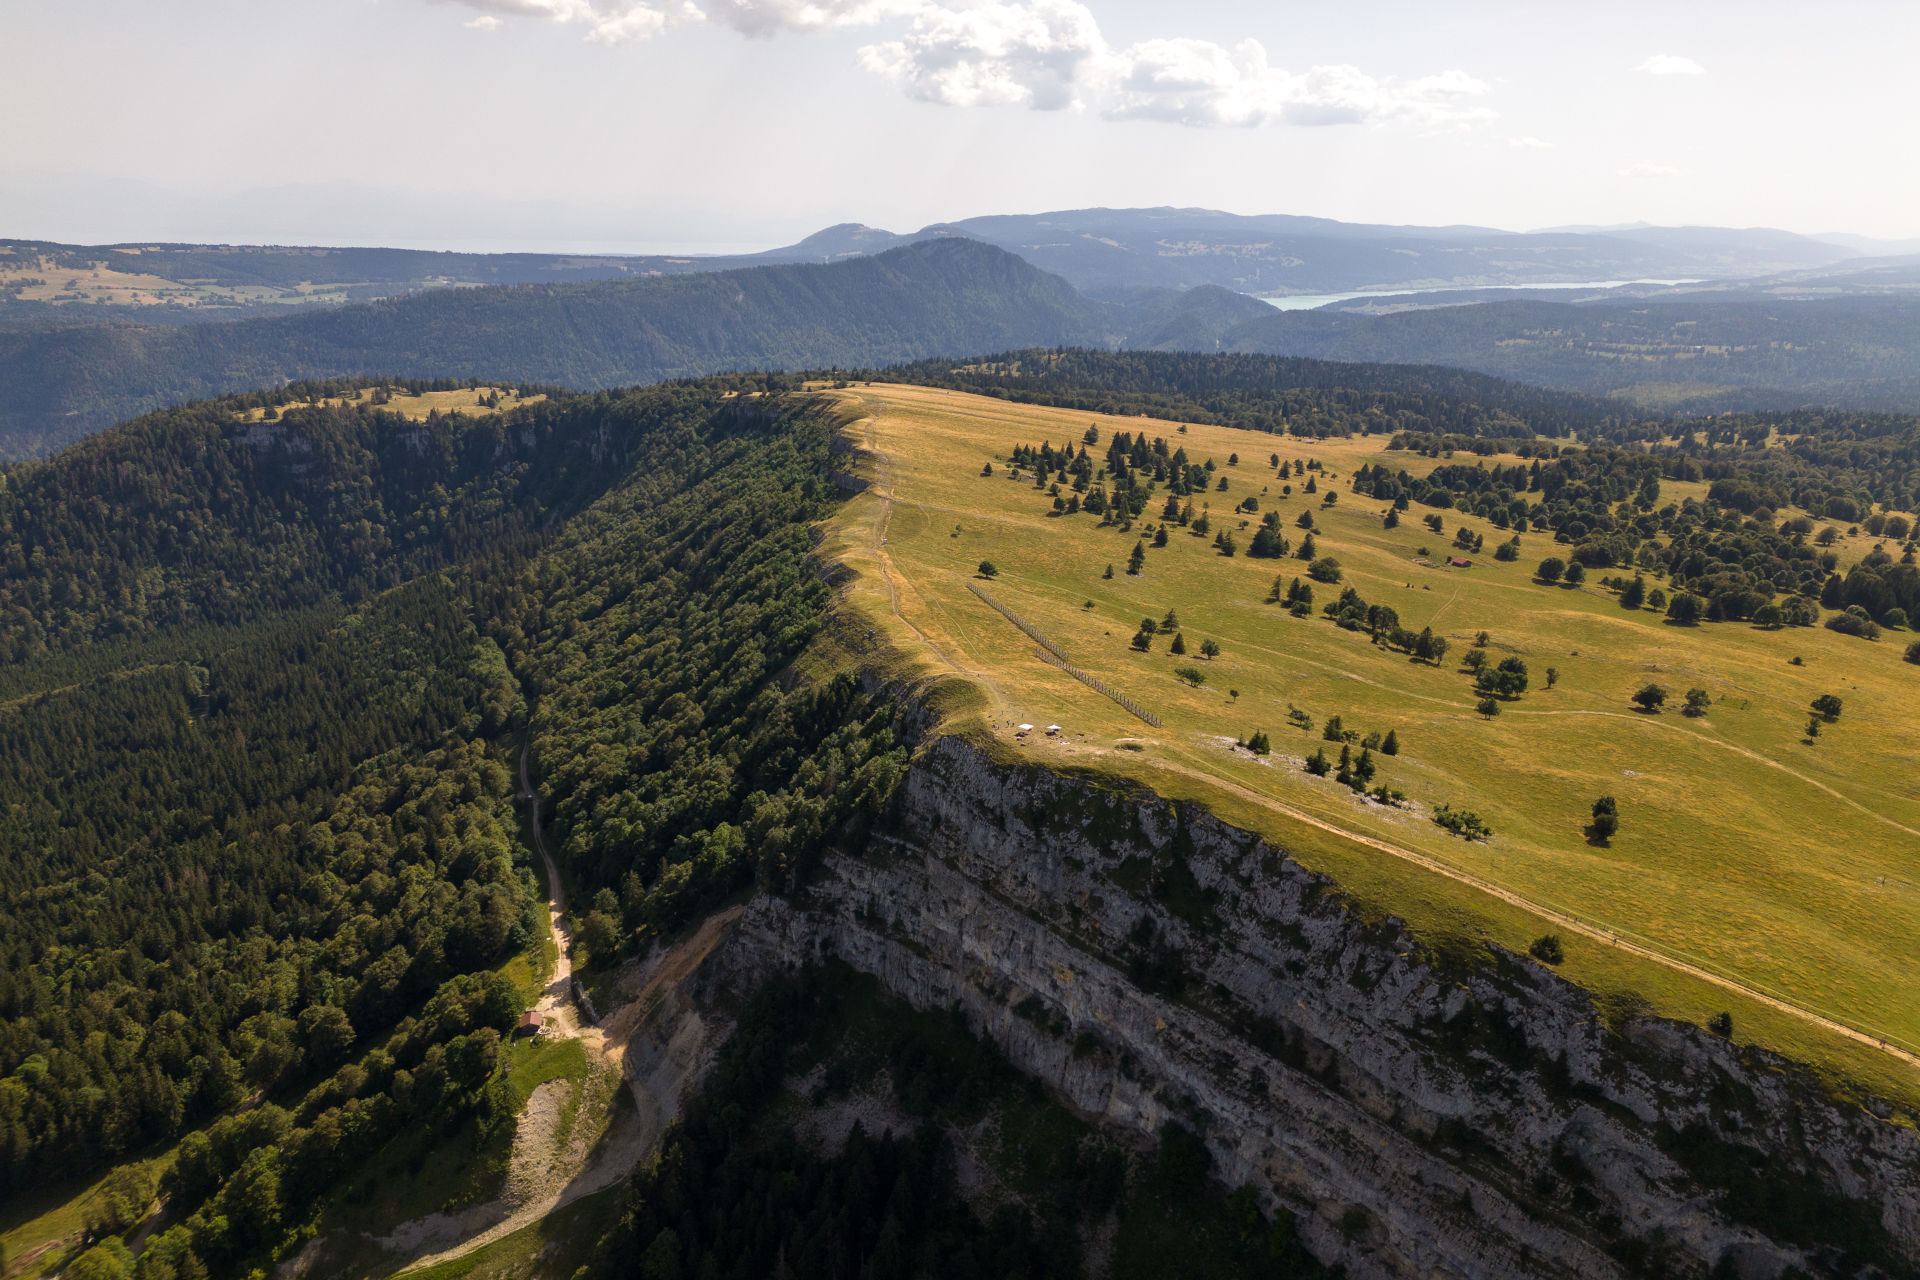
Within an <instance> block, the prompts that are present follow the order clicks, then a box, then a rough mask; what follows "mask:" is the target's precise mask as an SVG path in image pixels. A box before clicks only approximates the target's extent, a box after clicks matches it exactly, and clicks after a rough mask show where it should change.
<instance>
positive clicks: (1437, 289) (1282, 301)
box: [1260, 279, 1701, 311]
mask: <svg viewBox="0 0 1920 1280" xmlns="http://www.w3.org/2000/svg"><path fill="white" fill-rule="evenodd" d="M1700 283H1701V281H1699V280H1697V279H1696V280H1573V281H1558V280H1556V281H1552V282H1549V283H1545V284H1437V285H1428V286H1425V287H1422V288H1419V289H1360V290H1357V291H1355V292H1353V293H1294V294H1289V295H1287V296H1286V297H1284V298H1262V299H1260V301H1262V302H1264V303H1266V304H1267V305H1268V306H1270V307H1274V308H1276V309H1277V310H1280V311H1311V310H1312V309H1313V308H1315V307H1324V306H1326V305H1327V304H1328V303H1330V302H1350V301H1352V300H1353V299H1355V298H1405V297H1410V296H1411V295H1413V294H1416V293H1469V292H1476V293H1477V292H1481V291H1484V290H1489V289H1618V288H1619V287H1620V286H1621V285H1623V284H1663V285H1675V284H1700Z"/></svg>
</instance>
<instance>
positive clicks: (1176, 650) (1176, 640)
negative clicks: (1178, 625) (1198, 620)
mask: <svg viewBox="0 0 1920 1280" xmlns="http://www.w3.org/2000/svg"><path fill="white" fill-rule="evenodd" d="M1186 651H1187V637H1186V633H1185V632H1183V631H1176V632H1174V633H1173V643H1172V644H1170V645H1168V646H1167V652H1168V653H1173V654H1185V653H1186Z"/></svg>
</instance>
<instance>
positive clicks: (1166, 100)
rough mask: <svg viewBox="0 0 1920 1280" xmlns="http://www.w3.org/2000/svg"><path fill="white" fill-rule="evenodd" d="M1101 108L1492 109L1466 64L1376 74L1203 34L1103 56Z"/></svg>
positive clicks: (1222, 116) (1346, 117)
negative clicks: (1282, 57)
mask: <svg viewBox="0 0 1920 1280" xmlns="http://www.w3.org/2000/svg"><path fill="white" fill-rule="evenodd" d="M1109 65H1110V68H1111V71H1112V83H1111V88H1110V93H1109V95H1108V101H1107V105H1106V108H1105V113H1106V114H1107V115H1108V116H1109V117H1112V118H1114V119H1122V120H1126V119H1132V120H1162V121H1166V122H1169V123H1174V124H1188V125H1262V124H1272V123H1284V124H1296V125H1336V124H1366V123H1375V122H1380V121H1387V120H1408V121H1413V122H1415V123H1418V124H1423V125H1429V126H1433V125H1446V124H1458V123H1468V122H1472V121H1476V120H1485V119H1489V118H1491V117H1492V115H1493V113H1492V112H1491V111H1489V110H1487V109H1486V108H1484V107H1481V106H1477V105H1475V104H1474V103H1473V101H1472V100H1473V99H1474V98H1476V97H1478V96H1479V95H1481V94H1484V93H1485V92H1486V91H1487V86H1486V85H1485V84H1484V83H1483V82H1481V81H1479V80H1476V79H1474V78H1473V77H1472V76H1469V75H1466V74H1465V73H1464V72H1458V71H1449V72H1445V73H1443V74H1441V75H1436V76H1426V77H1422V78H1420V79H1418V80H1409V81H1396V80H1383V79H1380V78H1377V77H1375V76H1370V75H1368V74H1366V73H1365V72H1363V71H1361V70H1360V68H1358V67H1352V66H1326V67H1313V68H1310V69H1309V70H1307V71H1305V72H1303V73H1299V74H1295V73H1293V72H1289V71H1286V70H1283V69H1281V68H1279V67H1275V66H1273V65H1272V64H1271V63H1269V62H1268V60H1267V51H1266V49H1265V47H1264V46H1262V45H1261V43H1260V42H1259V41H1258V40H1242V41H1241V42H1240V43H1239V44H1237V45H1235V46H1234V47H1233V48H1232V49H1227V48H1225V47H1224V46H1222V45H1218V44H1215V43H1213V42H1212V41H1208V40H1188V39H1176V40H1147V41H1143V42H1141V43H1139V44H1136V45H1133V46H1131V47H1129V48H1127V49H1123V50H1121V51H1119V52H1118V53H1117V54H1114V55H1113V56H1112V57H1111V58H1110V59H1109Z"/></svg>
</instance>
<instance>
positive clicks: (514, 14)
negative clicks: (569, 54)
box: [439, 0, 706, 44]
mask: <svg viewBox="0 0 1920 1280" xmlns="http://www.w3.org/2000/svg"><path fill="white" fill-rule="evenodd" d="M439 2H440V3H442V4H456V5H459V6H460V7H462V8H465V9H478V10H480V16H479V17H477V18H474V19H472V20H471V21H469V22H468V23H467V24H466V25H467V26H469V27H472V28H474V29H475V30H478V31H492V30H493V29H494V28H495V27H498V26H499V25H500V22H501V19H503V18H545V19H547V20H548V21H550V22H564V23H576V24H578V25H580V26H582V27H585V28H586V32H587V38H588V39H589V40H593V41H595V42H597V43H599V44H622V43H624V42H626V41H628V40H638V39H645V38H646V37H648V36H652V35H657V34H658V33H660V32H662V31H664V30H666V29H667V28H668V27H674V26H679V25H680V24H681V23H683V22H698V21H700V20H701V19H702V18H703V17H705V16H706V15H705V14H704V13H702V12H701V10H700V8H699V7H698V6H697V5H695V4H693V3H692V0H680V3H677V4H674V3H669V4H667V5H664V6H661V7H658V8H656V7H655V6H653V5H651V4H646V3H639V2H636V0H613V2H612V3H602V4H598V5H596V4H595V3H594V2H593V0H439Z"/></svg>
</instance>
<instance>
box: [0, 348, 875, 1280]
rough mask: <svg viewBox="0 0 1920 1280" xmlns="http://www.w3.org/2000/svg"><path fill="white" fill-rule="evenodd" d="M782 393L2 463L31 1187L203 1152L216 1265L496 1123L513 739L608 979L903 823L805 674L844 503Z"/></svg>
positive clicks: (520, 881) (520, 894) (542, 408)
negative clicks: (350, 1186)
mask: <svg viewBox="0 0 1920 1280" xmlns="http://www.w3.org/2000/svg"><path fill="white" fill-rule="evenodd" d="M762 385H763V383H762V382H761V380H757V379H756V380H751V381H747V380H735V381H732V382H728V381H725V380H714V381H710V382H708V383H704V384H700V385H697V386H682V387H666V388H656V389H653V390H649V391H643V392H638V393H630V394H626V395H600V396H586V397H572V398H565V399H560V400H554V401H548V402H542V403H540V404H537V405H532V406H528V407H525V408H522V409H520V410H518V411H516V412H515V413H513V414H512V415H511V416H510V417H509V418H507V419H504V420H501V419H472V418H462V417H458V416H455V417H451V418H449V419H447V420H444V421H442V422H441V423H438V424H434V426H433V427H432V428H431V429H429V428H424V427H422V426H421V425H420V424H416V423H408V422H404V421H403V420H399V419H395V418H392V417H391V416H390V415H385V414H383V413H381V412H380V411H379V410H377V409H374V408H371V407H362V408H353V409H342V408H325V409H320V408H315V409H310V410H305V411H302V410H295V411H294V412H291V413H288V414H284V415H282V417H281V418H280V420H279V424H278V427H277V429H276V430H275V431H273V432H270V433H266V435H265V436H264V438H263V436H262V435H261V434H260V433H259V432H258V430H257V429H258V427H259V425H260V424H258V423H253V424H246V423H241V422H237V421H235V420H234V417H233V412H232V410H233V408H234V407H235V406H234V404H233V403H231V402H223V403H216V404H212V405H202V406H196V407H194V408H191V409H188V410H182V411H176V412H170V413H163V414H160V415H156V416H155V417H153V418H150V419H146V420H142V421H140V422H136V423H133V424H129V425H128V426H126V427H123V428H120V429H117V430H115V431H112V432H109V433H106V434H104V435H102V436H101V437H98V438H97V439H95V440H93V441H90V442H88V443H87V444H86V445H84V446H82V447H80V448H78V449H76V450H74V451H71V452H69V453H68V454H65V455H62V456H61V457H59V458H56V459H54V460H52V461H50V462H48V463H44V464H33V465H30V466H28V467H25V468H20V469H16V470H15V471H14V472H12V473H9V475H8V477H7V478H8V485H7V488H6V491H5V499H6V504H7V507H6V523H7V527H8V529H9V535H10V537H11V538H12V543H11V545H12V547H13V549H14V554H13V555H11V556H10V558H9V561H8V567H7V570H6V573H5V590H6V591H7V592H8V593H9V595H10V598H11V599H13V600H22V599H25V600H30V601H32V602H33V604H32V605H30V606H20V607H19V611H18V613H17V614H16V615H14V616H16V617H17V618H21V619H25V618H35V617H44V618H50V619H52V620H53V625H51V626H42V627H41V628H40V629H39V630H37V631H36V630H32V629H30V628H26V627H24V626H23V627H20V628H17V629H16V632H15V634H14V643H15V644H16V646H17V648H16V653H17V654H18V655H19V657H18V658H17V659H16V662H15V664H14V666H13V668H12V670H11V672H10V677H11V678H10V688H11V691H12V700H11V701H10V702H8V703H7V704H6V705H5V706H4V707H3V708H0V749H4V750H5V751H6V753H7V756H8V759H9V760H10V761H13V762H14V765H15V767H14V768H13V769H12V770H10V772H9V774H8V776H7V778H6V779H5V781H4V784H0V789H4V792H5V796H4V802H5V803H6V804H7V805H8V806H9V807H10V812H11V813H12V814H13V815H14V817H13V821H11V822H10V823H9V824H8V827H7V832H6V834H5V836H4V837H0V839H3V840H4V843H5V846H6V847H5V849H4V850H0V867H3V868H4V878H0V937H3V938H4V944H0V945H4V948H5V949H4V953H3V955H0V1176H4V1178H5V1179H6V1180H7V1184H6V1185H7V1186H8V1188H9V1189H11V1190H20V1189H23V1188H25V1187H28V1186H31V1185H35V1184H37V1183H39V1182H43V1181H45V1180H48V1179H55V1178H62V1177H70V1176H77V1175H82V1174H86V1173H89V1172H91V1171H94V1170H97V1169H98V1168H100V1167H101V1166H102V1165H103V1164H105V1163H106V1162H109V1161H111V1160H113V1159H114V1158H116V1157H118V1156H121V1155H124V1154H127V1153H129V1152H133V1151H136V1150H139V1149H142V1148H144V1147H147V1146H149V1145H150V1144H154V1143H165V1142H168V1141H170V1140H174V1139H178V1138H180V1137H181V1136H182V1135H188V1141H189V1144H190V1145H191V1146H192V1150H191V1151H189V1150H187V1149H186V1148H182V1152H181V1158H180V1161H179V1164H178V1166H177V1167H176V1170H175V1172H174V1174H173V1175H171V1179H170V1181H169V1183H168V1186H167V1188H166V1189H167V1190H168V1191H169V1192H170V1193H171V1196H172V1199H171V1200H170V1204H171V1205H172V1207H173V1208H174V1210H175V1211H176V1218H177V1220H178V1221H177V1225H176V1226H175V1227H174V1228H172V1229H171V1230H170V1233H169V1236H168V1239H167V1242H166V1243H165V1246H164V1248H159V1249H150V1250H149V1252H148V1255H145V1256H143V1267H145V1268H146V1272H145V1273H146V1274H148V1275H151V1276H155V1277H162V1276H167V1275H190V1274H200V1273H201V1272H200V1268H202V1267H204V1268H208V1269H211V1270H212V1271H213V1272H214V1273H216V1274H226V1273H230V1272H232V1271H234V1270H236V1269H241V1270H244V1266H243V1264H244V1263H245V1262H246V1261H247V1260H248V1259H257V1258H260V1257H263V1256H264V1253H265V1251H270V1250H272V1249H274V1248H275V1247H277V1246H278V1245H279V1244H280V1243H281V1241H282V1240H283V1239H284V1238H285V1233H286V1232H287V1231H289V1230H293V1229H295V1228H296V1227H297V1226H298V1224H300V1223H302V1222H304V1221H307V1220H309V1219H310V1218H311V1216H312V1214H313V1213H314V1212H315V1211H316V1209H317V1207H318V1206H319V1205H320V1203H321V1202H322V1201H323V1200H324V1198H325V1197H326V1196H327V1195H328V1194H330V1192H331V1190H332V1189H333V1188H335V1187H336V1186H337V1185H338V1184H339V1183H340V1181H341V1179H342V1176H343V1175H344V1174H345V1173H346V1172H347V1171H349V1170H351V1169H352V1168H353V1167H355V1165H356V1164H357V1163H358V1162H359V1161H361V1160H363V1159H365V1158H366V1157H367V1156H368V1155H369V1154H370V1153H371V1152H372V1151H373V1150H375V1149H376V1148H378V1147H379V1146H381V1145H382V1144H384V1143H386V1142H387V1141H388V1140H389V1139H390V1138H391V1137H392V1135H393V1133H394V1132H395V1131H396V1130H397V1129H398V1130H408V1131H411V1130H413V1129H419V1128H421V1127H424V1128H425V1130H426V1131H428V1132H450V1131H452V1130H454V1129H457V1128H459V1127H460V1126H462V1125H475V1124H477V1125H482V1126H485V1125H489V1124H495V1123H498V1122H499V1121H500V1120H501V1119H502V1118H503V1117H502V1116H501V1114H500V1107H501V1106H502V1105H503V1103H502V1099H501V1097H500V1096H499V1095H498V1084H497V1080H496V1079H495V1073H494V1071H493V1064H494V1061H495V1058H496V1055H497V1053H498V1052H499V1043H500V1040H499V1037H500V1035H501V1033H502V1032H504V1031H506V1030H507V1029H508V1028H509V1027H510V1025H511V1022H512V1019H513V1018H514V1017H515V1016H516V1015H517V1013H518V1010H519V1008H520V1007H521V1006H520V1003H519V1000H520V997H519V996H518V995H517V994H516V993H515V992H514V990H513V989H512V987H511V984H510V983H509V982H507V980H506V979H505V978H503V977H502V976H501V974H500V972H499V970H500V966H501V965H502V963H503V962H504V961H505V960H506V959H508V958H509V957H510V956H512V955H514V954H516V953H517V952H518V951H520V950H523V949H525V948H526V947H527V945H528V944H529V942H530V941H531V940H532V939H533V938H534V937H535V935H536V933H537V932H538V930H539V928H540V925H539V912H538V911H537V909H536V893H535V887H534V882H533V878H532V874H531V872H530V869H529V866H528V858H527V854H526V852H525V849H524V846H523V845H522V844H521V842H520V841H519V839H518V838H517V835H516V823H517V820H516V818H515V816H514V814H513V811H512V803H511V795H512V792H513V786H512V779H511V771H510V765H511V763H512V756H513V754H514V752H515V750H516V747H517V743H518V742H519V741H520V740H521V739H522V737H523V736H529V737H530V738H531V741H532V743H533V746H534V755H535V759H536V760H537V762H538V764H539V767H540V768H541V770H543V771H547V770H550V771H551V772H552V774H553V776H554V779H555V781H556V782H557V784H558V787H559V788H560V794H563V795H564V796H565V797H566V800H565V803H564V804H563V805H562V808H561V811H560V814H559V822H558V828H559V832H558V833H559V834H561V835H562V843H563V853H564V855H565V857H566V860H567V862H568V863H569V866H570V871H571V872H572V874H574V875H575V876H576V877H577V878H578V879H579V881H580V882H581V883H582V884H583V885H584V886H585V887H586V888H587V889H589V890H591V889H593V888H595V887H596V886H597V887H601V888H604V889H605V890H607V891H608V896H609V897H610V898H611V900H612V901H611V906H610V910H611V911H612V913H614V915H616V916H624V919H623V920H622V921H621V923H620V924H618V925H612V926H610V927H607V930H606V932H607V937H608V938H609V941H608V942H607V943H605V944H603V946H604V947H606V948H608V950H607V953H606V955H605V956H603V958H608V959H610V958H611V956H612V951H611V948H616V947H618V946H619V945H621V944H622V940H628V941H630V940H631V939H632V938H633V935H634V931H636V930H638V929H640V928H642V927H643V926H646V925H649V924H651V925H656V926H657V925H662V924H668V923H671V922H675V921H678V920H680V919H683V918H684V917H685V916H686V915H687V914H688V913H689V912H690V911H692V910H694V909H696V908H697V907H699V906H701V905H703V904H707V903H711V902H713V901H715V900H717V899H718V898H720V897H723V896H724V895H726V894H727V893H729V892H731V891H733V890H735V889H737V888H739V887H741V886H743V885H745V884H749V883H751V882H752V881H753V879H754V877H755V876H756V874H758V875H760V876H762V877H764V878H766V879H767V880H768V881H770V882H783V881H784V879H785V878H786V877H787V876H788V875H789V874H790V873H791V872H792V871H793V869H794V868H795V866H796V864H798V863H801V862H803V861H804V859H805V858H806V857H807V856H808V855H809V854H810V853H811V852H812V851H814V850H816V849H817V848H818V846H819V843H820V841H821V840H822V839H823V837H824V835H825V833H827V832H829V831H831V830H833V829H835V828H837V827H839V826H841V825H843V824H844V823H845V821H847V820H848V819H849V818H850V817H853V816H855V815H857V814H858V813H860V812H861V811H863V810H864V809H870V808H871V807H872V806H873V805H875V804H877V803H879V802H880V801H881V800H882V799H884V797H885V796H886V795H887V794H888V792H889V791H890V789H891V786H892V781H893V779H894V777H895V776H897V773H898V770H899V768H900V765H901V753H900V751H899V749H898V747H896V746H895V745H894V742H893V732H892V717H893V712H892V710H891V709H890V708H889V707H887V706H885V705H881V704H876V703H874V702H872V701H871V700H870V699H869V698H868V697H867V696H866V695H864V694H862V693H861V692H860V691H859V689H858V688H857V687H856V686H854V685H853V684H852V683H850V682H849V681H847V680H845V679H841V680H838V681H833V682H829V683H826V684H824V685H818V686H815V685H811V684H808V683H807V682H804V681H801V682H798V683H796V684H793V685H791V687H789V685H787V684H784V683H782V682H780V681H778V680H776V679H775V677H776V676H777V675H778V674H779V673H780V672H781V670H782V669H783V668H784V667H786V666H787V665H788V664H789V663H790V661H791V660H792V658H793V657H794V656H795V655H796V654H797V653H798V652H799V650H800V649H801V648H802V647H804V646H805V644H806V643H807V642H808V640H809V639H810V638H811V637H812V634H813V630H814V628H816V627H817V626H818V625H819V622H820V618H821V613H822V606H823V603H824V599H825V590H826V589H825V587H824V585H823V584H822V583H821V582H820V580H819V578H818V577H817V575H816V573H815V572H814V570H813V569H812V568H810V567H809V566H808V564H807V556H808V553H809V551H810V550H811V539H810V537H809V534H808V532H807V528H808V524H809V522H810V521H811V520H813V519H816V518H817V517H818V516H820V515H821V514H824V513H825V511H826V510H827V509H828V507H829V505H830V504H831V503H832V502H833V501H834V500H835V498H836V495H837V494H838V492H839V491H838V490H837V489H836V487H835V486H834V485H833V484H832V483H831V481H830V479H829V477H828V468H829V454H828V449H827V445H828V440H829V437H830V429H831V428H830V424H829V423H828V422H827V421H826V420H825V419H824V418H823V417H822V416H821V414H820V413H819V412H818V410H817V409H816V408H815V406H814V405H813V404H812V403H811V402H810V401H809V400H807V399H805V398H788V399H785V400H769V399H765V398H763V397H761V396H760V395H759V394H757V393H758V392H759V391H760V389H761V387H762ZM129 509H131V510H134V511H136V512H145V513H147V515H146V518H144V519H134V520H127V519H125V518H124V513H125V512H126V511H127V510H129ZM569 515H572V516H573V517H574V518H573V519H572V520H571V521H570V522H568V521H567V520H566V518H567V517H568V516H569ZM230 554H231V555H236V556H238V560H239V563H241V564H243V565H248V566H249V567H247V568H245V569H243V570H242V571H239V572H235V571H233V569H232V566H231V564H224V565H223V561H224V560H225V558H226V557H228V556H229V555H230ZM249 555H251V556H253V557H255V558H254V559H253V560H252V561H251V562H249V561H248V560H247V558H246V557H247V556H249ZM132 583H138V584H139V586H138V589H137V590H136V589H134V588H133V587H132V586H130V585H129V584H132ZM96 637H98V638H101V639H100V644H101V647H102V649H103V650H104V651H105V652H107V653H109V654H112V655H114V660H113V661H112V663H111V669H102V668H101V667H89V666H87V665H85V664H80V663H76V662H75V661H74V654H75V653H76V652H81V651H84V650H85V649H86V648H87V647H88V646H89V644H90V642H92V641H94V640H95V638H96ZM36 677H37V678H36ZM748 832H751V833H752V836H753V840H754V842H753V844H752V846H751V847H752V848H753V849H754V850H756V851H762V852H758V853H757V856H752V857H749V856H748V855H747V853H746V850H747V849H748V848H749V845H748V844H747V840H746V834H747V833H748ZM596 906H598V902H596ZM597 927H603V924H602V922H598V921H595V920H594V919H593V918H592V913H589V918H588V920H587V921H586V922H585V924H584V925H583V929H582V932H583V936H589V937H590V936H592V935H593V931H594V929H595V928H597ZM490 1081H492V1082H493V1083H489V1082H490ZM236 1108H239V1111H236ZM209 1125H211V1126H212V1127H211V1128H210V1129H209V1128H207V1126H209ZM203 1129H204V1130H205V1131H206V1137H205V1138H202V1137H201V1136H199V1135H198V1134H197V1133H196V1131H198V1130H203ZM149 1257H150V1258H151V1259H152V1261H151V1262H149V1261H148V1258H149ZM168 1259H172V1261H171V1262H169V1261H168Z"/></svg>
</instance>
